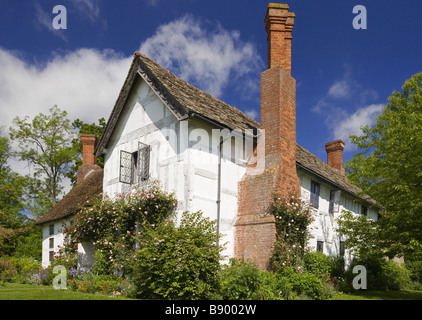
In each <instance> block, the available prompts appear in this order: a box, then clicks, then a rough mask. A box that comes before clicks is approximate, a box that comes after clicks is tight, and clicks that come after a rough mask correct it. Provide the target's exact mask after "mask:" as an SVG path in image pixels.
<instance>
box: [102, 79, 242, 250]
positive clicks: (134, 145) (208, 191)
mask: <svg viewBox="0 0 422 320" xmlns="http://www.w3.org/2000/svg"><path fill="white" fill-rule="evenodd" d="M213 129H216V127H212V126H210V125H208V124H207V123H205V122H203V121H200V120H192V119H190V120H182V121H178V120H177V119H176V117H175V116H174V115H173V114H172V113H171V111H170V110H169V109H168V108H167V107H166V106H165V105H164V104H163V103H162V101H161V100H160V99H159V98H158V97H157V96H156V95H155V94H154V93H153V91H152V90H150V88H149V86H148V85H147V84H146V83H145V82H144V81H142V80H139V81H138V82H137V83H136V84H135V86H134V90H133V91H132V93H131V94H130V96H129V98H128V101H127V103H126V106H125V107H124V110H123V112H122V114H121V116H120V119H119V120H118V123H117V125H116V128H115V130H114V132H113V134H112V136H111V138H110V142H109V145H108V146H107V150H108V152H107V153H106V155H105V159H104V160H105V161H104V182H103V185H104V187H103V191H104V193H105V194H107V195H109V196H114V195H115V194H116V193H119V192H120V193H123V192H127V191H130V190H131V189H132V188H133V185H129V184H124V183H120V182H119V170H120V151H121V150H124V151H127V152H135V151H137V149H138V142H142V143H144V144H147V145H150V146H151V153H150V177H151V179H155V180H158V181H159V182H160V184H161V186H162V187H163V189H164V190H165V191H167V192H174V193H175V196H176V198H177V200H178V208H177V210H178V213H179V214H180V213H181V212H184V211H189V212H196V211H199V210H200V211H202V212H203V214H204V216H205V217H209V218H210V219H211V220H216V219H217V202H216V201H217V193H218V192H217V191H218V158H219V156H218V155H219V151H218V150H219V149H218V145H219V143H218V142H219V141H220V136H219V133H220V131H219V130H217V131H214V132H213ZM213 134H214V135H213ZM242 141H243V140H242ZM229 146H230V147H231V148H232V150H233V151H229V150H228V147H229ZM225 148H227V149H223V150H225V152H224V155H225V157H224V158H223V159H222V165H221V180H220V181H221V192H220V196H221V207H220V210H221V211H220V212H221V215H220V233H221V234H223V235H224V237H223V239H222V240H221V243H226V250H225V251H224V252H223V255H226V256H227V257H228V258H230V257H233V256H234V226H233V224H234V221H235V218H236V214H237V205H238V204H237V201H238V198H237V196H238V182H239V181H240V179H241V177H242V176H243V174H244V173H245V171H246V170H245V163H244V161H243V162H242V161H235V160H234V157H233V158H232V157H231V155H238V156H239V155H240V153H242V155H241V158H242V159H241V160H244V158H245V157H248V155H245V154H244V153H243V149H244V146H243V145H242V143H240V142H239V140H237V142H236V140H235V138H232V139H231V140H230V141H229V142H227V143H225ZM236 162H237V163H236Z"/></svg>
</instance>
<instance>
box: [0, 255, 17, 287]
mask: <svg viewBox="0 0 422 320" xmlns="http://www.w3.org/2000/svg"><path fill="white" fill-rule="evenodd" d="M17 274H18V270H17V268H16V267H15V265H14V264H13V263H12V262H11V261H9V260H6V259H0V282H11V281H12V280H13V278H14V277H15V276H16V275H17Z"/></svg>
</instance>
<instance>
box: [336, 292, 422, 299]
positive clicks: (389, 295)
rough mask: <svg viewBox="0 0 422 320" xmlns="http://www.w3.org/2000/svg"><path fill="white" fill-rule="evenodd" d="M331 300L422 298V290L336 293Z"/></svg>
mask: <svg viewBox="0 0 422 320" xmlns="http://www.w3.org/2000/svg"><path fill="white" fill-rule="evenodd" d="M331 300H422V291H416V290H400V291H363V290H360V291H356V293H353V294H351V293H348V294H346V293H341V294H336V295H335V296H334V297H333V298H332V299H331Z"/></svg>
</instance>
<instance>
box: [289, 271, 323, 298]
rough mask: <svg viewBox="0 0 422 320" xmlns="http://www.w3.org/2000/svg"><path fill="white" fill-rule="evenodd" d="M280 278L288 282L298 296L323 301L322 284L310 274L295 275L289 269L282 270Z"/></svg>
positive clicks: (295, 273)
mask: <svg viewBox="0 0 422 320" xmlns="http://www.w3.org/2000/svg"><path fill="white" fill-rule="evenodd" d="M281 276H282V277H285V278H287V279H288V280H289V282H290V283H291V285H292V291H293V292H294V293H295V294H297V295H299V296H307V297H308V298H310V299H316V300H320V299H325V298H326V297H325V296H324V283H323V281H322V280H321V279H319V278H318V277H317V276H315V275H314V274H312V273H310V272H306V271H305V272H303V273H297V272H295V270H294V269H293V268H292V267H290V268H284V269H283V271H282V272H281Z"/></svg>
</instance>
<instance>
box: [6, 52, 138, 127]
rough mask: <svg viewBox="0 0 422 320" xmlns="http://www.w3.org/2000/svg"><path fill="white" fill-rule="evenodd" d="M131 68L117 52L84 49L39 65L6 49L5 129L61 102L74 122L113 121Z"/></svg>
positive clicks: (55, 56) (57, 56) (61, 105)
mask: <svg viewBox="0 0 422 320" xmlns="http://www.w3.org/2000/svg"><path fill="white" fill-rule="evenodd" d="M129 65H130V58H125V57H121V56H119V55H118V54H116V53H115V52H114V51H111V50H108V51H101V52H100V51H96V50H94V49H80V50H77V51H74V52H67V53H65V54H63V55H58V54H55V55H53V56H52V57H51V59H50V61H48V62H47V63H46V64H45V65H44V66H42V67H39V66H33V65H29V64H27V63H25V62H24V61H23V60H21V59H20V58H18V57H16V56H15V55H13V54H12V53H10V52H8V51H6V50H3V49H1V48H0V69H1V70H2V72H1V74H0V88H1V89H0V106H1V109H0V119H1V123H0V125H6V128H8V127H9V126H10V125H11V122H12V120H13V118H14V117H15V116H19V117H23V116H26V115H28V116H29V117H30V118H32V117H33V116H34V115H36V114H38V113H41V112H44V113H45V112H48V109H49V108H50V107H51V106H53V105H55V104H57V105H58V107H59V108H61V109H64V110H66V111H68V113H69V118H70V119H76V118H80V119H81V120H84V121H91V122H94V121H96V120H98V119H99V118H101V117H105V118H106V119H107V118H108V116H109V114H110V112H111V109H112V107H113V105H114V102H115V101H116V99H117V95H118V93H119V90H120V88H121V86H122V84H123V81H124V79H125V76H126V74H127V70H128V68H129Z"/></svg>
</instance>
